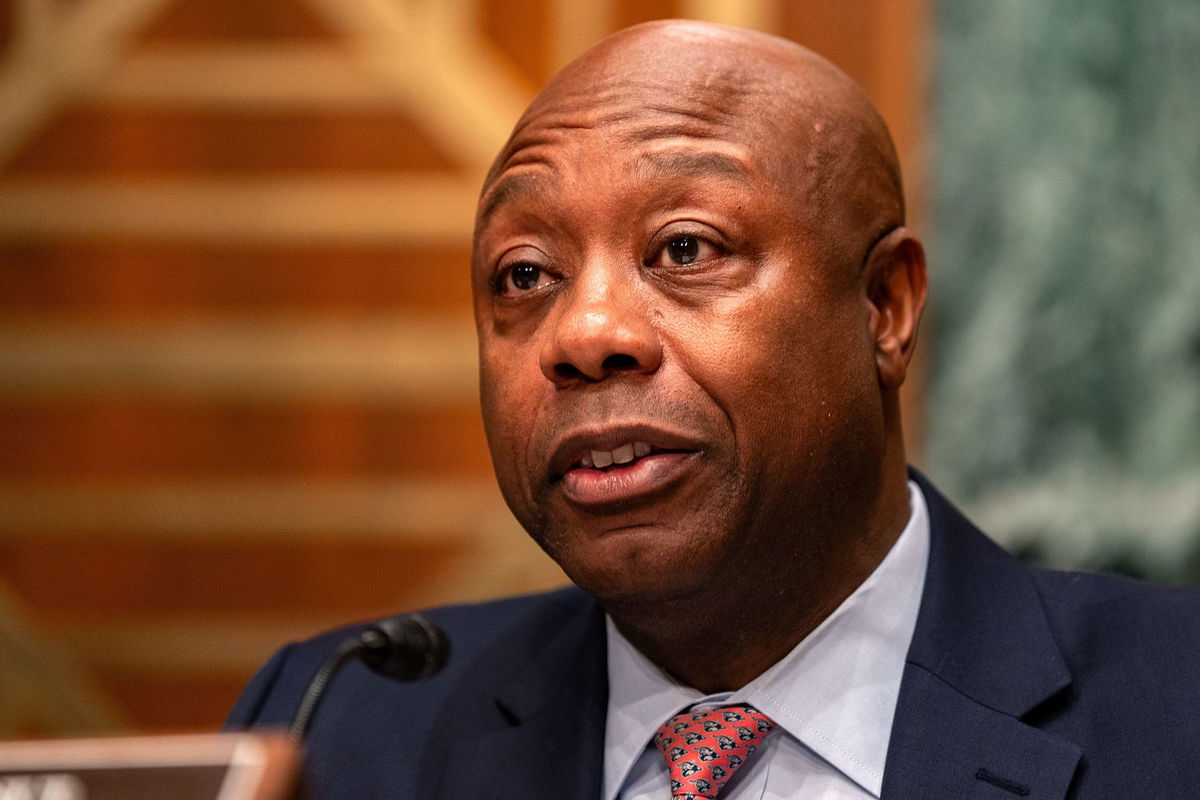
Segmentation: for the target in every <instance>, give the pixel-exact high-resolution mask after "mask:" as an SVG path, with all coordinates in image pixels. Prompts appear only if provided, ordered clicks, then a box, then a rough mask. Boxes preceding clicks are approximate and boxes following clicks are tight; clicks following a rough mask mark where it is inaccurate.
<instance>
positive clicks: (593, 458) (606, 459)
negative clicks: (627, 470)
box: [579, 442, 650, 469]
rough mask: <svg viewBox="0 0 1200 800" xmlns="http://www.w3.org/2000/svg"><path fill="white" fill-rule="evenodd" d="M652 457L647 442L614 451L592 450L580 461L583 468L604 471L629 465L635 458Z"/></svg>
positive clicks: (624, 445)
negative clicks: (606, 468) (621, 465)
mask: <svg viewBox="0 0 1200 800" xmlns="http://www.w3.org/2000/svg"><path fill="white" fill-rule="evenodd" d="M648 455H650V445H648V444H646V443H645V442H630V443H629V444H623V445H621V446H620V447H618V448H616V449H614V450H592V451H591V452H590V453H588V454H587V455H586V456H584V457H583V458H581V459H580V460H579V463H580V465H581V466H584V467H596V468H599V469H603V468H604V467H611V466H612V465H613V464H628V463H629V462H630V461H633V460H634V459H635V458H641V457H642V456H648Z"/></svg>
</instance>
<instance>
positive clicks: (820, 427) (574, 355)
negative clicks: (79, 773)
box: [472, 22, 925, 692]
mask: <svg viewBox="0 0 1200 800" xmlns="http://www.w3.org/2000/svg"><path fill="white" fill-rule="evenodd" d="M479 209H480V210H479V216H478V218H477V220H476V231H475V248H474V255H473V265H472V275H473V277H472V284H473V289H474V296H475V314H476V323H477V329H478V333H479V343H480V344H479V347H480V380H481V394H482V403H483V412H484V422H485V427H486V429H487V433H488V441H489V445H490V447H491V451H492V459H493V463H494V465H495V468H496V474H497V478H498V480H499V482H500V487H501V490H502V491H503V493H504V496H505V499H506V500H507V502H508V504H509V506H510V508H512V510H513V512H514V514H516V516H517V518H518V519H519V520H520V521H521V523H522V524H523V525H524V526H525V528H526V529H527V530H528V531H529V532H530V534H531V535H532V536H533V537H534V538H535V539H536V540H537V541H538V543H539V544H540V545H541V546H542V547H543V548H544V549H545V550H546V551H547V552H548V553H549V554H550V555H551V556H552V557H553V558H554V559H555V560H556V561H558V563H559V564H560V565H561V566H562V567H563V569H564V570H565V571H566V572H567V574H568V575H569V576H570V577H571V578H572V580H574V581H575V582H576V583H578V584H579V585H580V586H581V587H583V588H584V589H585V590H587V591H588V592H590V593H591V594H592V595H593V596H595V597H596V599H597V600H598V601H599V602H600V603H601V605H602V606H603V607H604V608H605V610H606V611H607V612H608V613H609V614H610V615H611V616H612V618H613V619H614V621H615V622H616V624H617V625H618V627H619V628H620V630H621V631H622V633H624V634H625V635H626V636H627V637H628V638H629V639H630V641H632V642H633V643H634V644H635V645H636V646H637V647H638V648H639V649H640V650H641V651H642V652H643V653H645V654H646V655H647V656H648V657H649V658H650V659H652V660H653V661H654V662H655V663H657V664H659V665H660V666H661V667H663V668H664V669H665V670H667V671H668V672H669V673H671V674H672V675H674V676H676V677H677V678H678V679H679V680H681V681H683V682H685V683H687V684H689V685H691V686H693V687H695V688H697V689H699V690H701V691H703V692H713V691H721V690H730V689H736V688H738V687H740V686H743V685H745V684H746V683H747V682H749V681H750V680H752V679H753V678H755V677H756V676H758V675H759V674H761V673H762V672H763V671H764V670H766V669H767V668H769V667H770V666H771V665H772V664H774V663H775V662H776V661H778V660H779V659H780V658H782V657H783V656H784V655H786V654H787V653H788V651H790V650H791V649H792V648H793V647H794V646H795V645H796V644H797V643H798V642H799V641H800V640H801V639H803V638H804V636H806V635H807V634H808V633H809V632H811V631H812V630H813V629H814V628H815V627H816V626H817V625H819V624H820V622H821V621H822V620H823V619H825V618H826V617H827V616H828V615H829V614H830V613H831V612H832V611H833V610H834V609H835V608H836V607H837V606H838V605H839V604H840V603H841V602H842V601H843V600H844V599H845V598H846V597H848V596H849V595H850V594H851V593H852V592H853V591H854V589H855V588H856V587H857V586H858V585H859V584H860V583H861V582H862V581H863V580H864V579H865V578H866V577H867V576H868V575H869V574H870V573H871V571H872V570H874V569H875V567H876V566H877V565H878V564H879V562H880V561H881V560H882V558H883V557H884V555H886V553H887V551H888V549H889V548H890V547H891V546H892V544H893V543H894V542H895V539H896V537H897V536H898V535H899V533H900V531H901V530H902V529H903V526H904V524H905V521H906V520H907V518H908V513H909V511H908V493H907V487H906V480H907V478H906V473H905V456H904V444H903V440H902V438H901V430H900V411H899V400H898V392H899V388H900V385H901V384H902V383H903V381H904V377H905V372H906V370H907V366H908V363H909V360H910V358H911V355H912V350H913V346H914V343H915V338H916V329H917V323H918V320H919V318H920V314H921V309H922V307H923V305H924V300H925V264H924V256H923V252H922V249H921V246H920V244H919V242H917V240H916V239H915V238H913V236H912V235H911V234H910V233H909V232H908V230H907V229H906V228H905V227H904V224H903V223H904V208H903V200H902V195H901V189H900V179H899V171H898V168H897V165H896V158H895V154H894V152H893V149H892V145H891V143H890V140H889V139H888V135H887V131H886V129H885V128H884V126H883V123H882V122H881V121H880V120H879V118H878V115H877V114H876V113H875V111H874V110H873V108H872V107H871V105H870V103H869V102H868V100H867V99H866V98H865V96H864V95H863V93H862V91H861V89H859V88H858V87H857V86H856V85H855V84H854V83H853V82H852V81H850V80H849V79H848V78H847V77H845V76H844V75H843V74H842V73H841V72H839V71H838V70H837V69H836V68H834V67H833V66H832V65H830V64H828V63H827V62H825V61H824V60H822V59H820V58H819V57H817V56H815V55H814V54H812V53H810V52H809V51H806V50H804V49H803V48H800V47H799V46H797V45H795V44H792V43H790V42H786V41H784V40H781V39H777V38H775V37H770V36H767V35H764V34H759V33H753V32H748V31H741V30H736V29H731V28H724V27H720V26H712V25H705V24H701V23H692V22H659V23H650V24H647V25H642V26H638V27H635V28H631V29H628V30H625V31H622V32H620V33H618V34H617V35H615V36H613V37H611V38H609V39H608V40H606V41H605V42H603V43H601V44H600V45H599V46H597V47H596V48H594V49H593V50H591V51H590V52H588V53H587V54H585V55H584V56H583V57H581V58H580V59H579V60H577V61H576V62H574V63H573V64H571V65H570V66H568V67H567V69H565V70H564V71H563V72H562V73H561V74H560V75H559V76H558V77H557V78H556V79H555V80H554V81H553V82H552V83H551V84H550V85H549V86H548V87H547V88H546V89H545V91H543V93H542V94H541V95H539V97H538V98H537V99H536V100H535V101H534V103H533V104H532V105H531V106H530V108H529V110H528V111H527V112H526V114H525V116H524V117H523V118H522V119H521V121H520V122H518V124H517V127H516V129H515V130H514V133H513V136H512V138H511V140H510V141H509V143H508V145H507V146H506V147H505V149H504V151H503V152H502V153H501V154H500V156H499V158H498V159H497V161H496V164H495V166H494V167H493V169H492V171H491V172H490V174H489V176H488V178H487V180H486V182H485V184H484V189H483V193H482V196H481V199H480V206H479Z"/></svg>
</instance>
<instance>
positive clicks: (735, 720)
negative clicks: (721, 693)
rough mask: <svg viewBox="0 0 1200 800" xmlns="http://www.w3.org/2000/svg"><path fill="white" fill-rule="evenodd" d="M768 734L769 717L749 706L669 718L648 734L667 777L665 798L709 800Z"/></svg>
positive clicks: (770, 726)
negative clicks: (668, 794) (668, 793)
mask: <svg viewBox="0 0 1200 800" xmlns="http://www.w3.org/2000/svg"><path fill="white" fill-rule="evenodd" d="M774 729H775V723H774V722H772V721H771V719H770V717H768V716H767V715H766V714H764V713H762V712H761V711H759V710H758V709H756V708H751V707H750V706H724V707H722V708H712V709H709V710H707V711H685V712H683V713H682V714H676V715H675V716H673V717H671V718H670V719H669V720H667V721H666V722H665V723H663V724H662V726H660V727H659V729H658V731H657V733H655V734H654V744H655V746H657V747H658V749H659V750H661V751H662V754H663V758H664V759H665V760H666V762H667V769H668V770H669V771H670V773H671V797H672V798H674V799H675V800H700V798H707V800H712V798H715V797H716V796H717V793H718V792H720V791H721V789H722V788H723V787H724V786H725V784H726V783H728V781H729V779H730V778H732V777H733V773H734V772H736V771H737V770H738V768H740V767H741V766H742V765H743V764H745V763H746V759H747V758H749V757H750V755H751V754H752V753H753V752H754V751H755V750H756V749H757V748H758V745H759V743H760V742H761V741H762V740H763V739H765V738H767V736H768V735H769V734H770V733H771V731H773V730H774Z"/></svg>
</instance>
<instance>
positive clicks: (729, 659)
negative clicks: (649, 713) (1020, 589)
mask: <svg viewBox="0 0 1200 800" xmlns="http://www.w3.org/2000/svg"><path fill="white" fill-rule="evenodd" d="M888 476H889V477H888V479H887V480H886V481H885V482H884V483H883V484H882V485H881V486H880V491H879V493H878V502H877V503H873V504H867V508H868V510H867V511H866V513H865V514H855V515H853V517H852V519H850V520H848V521H847V524H844V525H840V526H835V525H833V524H832V523H833V522H834V521H833V520H826V521H823V522H821V523H819V524H818V525H817V526H816V528H817V530H813V531H798V532H797V535H796V536H795V537H792V538H788V539H787V540H788V541H789V543H791V542H795V541H804V542H809V543H812V542H818V543H819V544H820V546H817V547H811V548H809V549H808V550H807V551H806V553H805V555H804V557H803V558H799V559H797V558H795V557H794V555H793V557H791V558H789V557H787V555H785V554H783V553H781V554H779V558H778V559H777V563H778V564H780V565H781V568H780V569H779V570H777V571H776V572H775V573H774V574H771V575H763V574H762V573H761V571H759V572H757V573H756V572H754V571H751V570H748V569H746V567H745V565H743V564H740V563H739V564H731V565H730V566H729V569H727V570H726V577H727V580H716V581H712V582H711V585H713V586H716V587H719V588H716V589H712V590H702V591H697V592H693V593H690V594H688V595H686V596H682V597H675V598H669V599H663V598H657V599H655V600H653V601H647V602H637V601H627V600H621V601H610V602H605V603H604V605H605V610H606V611H608V613H609V615H610V616H611V617H612V618H613V621H614V622H615V623H616V625H617V627H618V628H619V629H620V631H621V633H622V634H623V635H624V636H625V637H626V638H627V639H629V641H630V642H632V643H633V645H634V646H635V647H637V648H638V649H639V650H640V651H642V653H643V654H645V655H646V656H647V657H648V658H649V659H650V660H652V661H654V662H655V663H656V664H658V665H659V666H660V667H662V668H663V669H664V670H666V671H667V672H668V673H670V674H671V675H673V676H674V677H675V678H677V679H678V680H680V681H682V682H684V683H685V684H687V685H689V686H691V687H693V688H695V689H697V690H699V691H701V692H704V693H706V694H711V693H714V692H722V691H733V690H736V689H739V688H741V687H742V686H745V685H746V684H747V683H749V682H750V681H752V680H753V679H754V678H757V677H758V676H759V675H761V674H762V673H763V672H765V671H766V670H767V669H769V668H770V667H771V666H772V665H774V664H775V663H776V662H778V661H779V660H780V659H782V658H783V657H784V656H786V655H787V654H788V653H789V652H791V650H792V649H793V648H795V647H796V645H798V644H799V643H800V642H801V641H802V640H803V639H804V638H805V637H806V636H808V635H809V634H810V633H812V631H813V630H814V629H815V628H816V627H817V626H818V625H820V624H821V622H823V621H824V620H825V618H826V617H828V616H829V615H830V614H832V613H833V612H834V611H835V610H836V609H837V607H838V606H840V605H841V604H842V602H843V601H845V599H846V598H847V597H849V596H850V595H851V594H853V592H854V590H855V589H857V588H858V587H859V585H861V584H862V582H863V581H864V580H866V579H867V577H868V576H869V575H870V574H871V573H872V572H873V571H874V570H875V568H876V567H877V566H878V565H879V563H880V562H881V561H882V560H883V558H884V557H885V556H886V555H887V553H888V551H889V550H890V549H891V547H892V545H893V544H894V543H895V541H896V539H897V538H898V537H899V535H900V533H901V531H903V529H904V526H905V524H906V523H907V521H908V517H909V505H908V488H907V475H906V472H905V468H904V464H903V457H902V456H901V457H900V459H899V469H898V470H894V469H892V470H888ZM810 534H811V535H810ZM791 549H792V550H793V551H794V550H795V547H794V545H793V546H792V548H791ZM747 574H751V575H755V578H754V580H753V581H751V582H747V581H745V580H744V579H740V578H741V576H744V575H747Z"/></svg>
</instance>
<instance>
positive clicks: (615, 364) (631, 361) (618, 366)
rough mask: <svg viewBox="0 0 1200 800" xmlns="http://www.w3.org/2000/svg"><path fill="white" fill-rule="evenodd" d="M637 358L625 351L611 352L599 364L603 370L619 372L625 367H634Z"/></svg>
mask: <svg viewBox="0 0 1200 800" xmlns="http://www.w3.org/2000/svg"><path fill="white" fill-rule="evenodd" d="M637 365H638V362H637V359H636V358H634V357H633V356H631V355H627V354H625V353H613V354H612V355H611V356H609V357H608V358H606V359H604V362H603V363H602V364H601V367H603V369H604V371H605V372H619V371H621V370H626V369H636V368H637Z"/></svg>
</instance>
